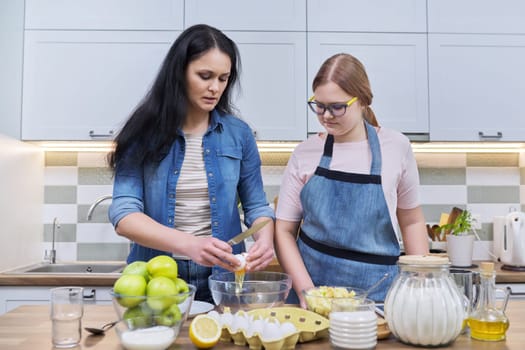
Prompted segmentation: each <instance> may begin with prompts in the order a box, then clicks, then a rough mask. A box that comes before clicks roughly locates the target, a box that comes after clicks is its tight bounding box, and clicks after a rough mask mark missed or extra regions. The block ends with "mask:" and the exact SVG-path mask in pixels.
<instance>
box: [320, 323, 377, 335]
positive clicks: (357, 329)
mask: <svg viewBox="0 0 525 350" xmlns="http://www.w3.org/2000/svg"><path fill="white" fill-rule="evenodd" d="M329 328H330V329H331V330H332V331H333V332H342V333H347V332H350V333H356V332H367V331H370V332H372V331H374V332H375V331H377V324H369V325H361V326H348V325H338V324H330V327H329Z"/></svg>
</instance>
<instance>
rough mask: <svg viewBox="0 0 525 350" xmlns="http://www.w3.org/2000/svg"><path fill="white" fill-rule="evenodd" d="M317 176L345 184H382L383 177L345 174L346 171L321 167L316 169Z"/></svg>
mask: <svg viewBox="0 0 525 350" xmlns="http://www.w3.org/2000/svg"><path fill="white" fill-rule="evenodd" d="M315 175H319V176H322V177H325V178H327V179H331V180H337V181H343V182H352V183H359V184H378V185H379V184H381V175H370V174H355V173H345V172H344V171H338V170H330V169H326V168H323V167H320V166H318V167H317V169H315Z"/></svg>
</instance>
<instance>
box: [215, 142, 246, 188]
mask: <svg viewBox="0 0 525 350" xmlns="http://www.w3.org/2000/svg"><path fill="white" fill-rule="evenodd" d="M217 159H218V162H219V171H220V172H221V175H222V178H223V179H224V180H225V181H238V180H239V173H240V170H241V161H242V147H240V146H223V147H221V148H219V149H217Z"/></svg>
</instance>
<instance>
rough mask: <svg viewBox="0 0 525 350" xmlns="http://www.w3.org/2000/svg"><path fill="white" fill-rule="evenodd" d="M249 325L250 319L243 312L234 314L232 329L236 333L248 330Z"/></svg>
mask: <svg viewBox="0 0 525 350" xmlns="http://www.w3.org/2000/svg"><path fill="white" fill-rule="evenodd" d="M247 325H248V320H247V319H246V317H244V315H242V314H238V313H237V314H235V315H234V316H233V320H232V323H231V325H230V330H231V331H232V332H234V333H237V332H239V331H242V330H246V327H247Z"/></svg>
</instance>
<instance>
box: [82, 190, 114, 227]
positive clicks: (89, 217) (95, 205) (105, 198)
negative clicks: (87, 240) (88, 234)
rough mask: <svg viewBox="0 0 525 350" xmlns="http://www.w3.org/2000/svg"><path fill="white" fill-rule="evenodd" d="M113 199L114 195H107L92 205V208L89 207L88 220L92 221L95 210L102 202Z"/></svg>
mask: <svg viewBox="0 0 525 350" xmlns="http://www.w3.org/2000/svg"><path fill="white" fill-rule="evenodd" d="M111 198H113V196H112V195H110V194H109V195H105V196H102V197H100V198H98V199H97V200H96V201H95V203H93V204H91V207H89V210H88V212H87V216H86V220H87V221H90V220H91V217H92V216H93V211H94V210H95V208H96V207H97V206H98V205H99V204H100V203H102V202H104V201H106V200H108V199H111Z"/></svg>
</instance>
